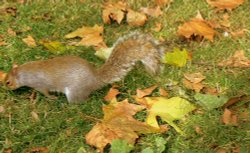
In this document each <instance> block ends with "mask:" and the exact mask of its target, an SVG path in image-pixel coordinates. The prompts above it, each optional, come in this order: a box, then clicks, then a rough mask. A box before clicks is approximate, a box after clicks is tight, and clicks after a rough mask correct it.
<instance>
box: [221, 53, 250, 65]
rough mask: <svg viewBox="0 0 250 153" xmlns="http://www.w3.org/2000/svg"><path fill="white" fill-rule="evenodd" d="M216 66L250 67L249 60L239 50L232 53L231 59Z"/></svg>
mask: <svg viewBox="0 0 250 153" xmlns="http://www.w3.org/2000/svg"><path fill="white" fill-rule="evenodd" d="M218 66H222V67H223V66H228V67H248V68H249V67H250V59H248V58H247V57H245V55H244V51H243V50H239V51H236V52H235V53H234V55H233V56H232V57H229V58H228V59H227V60H225V61H222V62H220V63H219V64H218Z"/></svg>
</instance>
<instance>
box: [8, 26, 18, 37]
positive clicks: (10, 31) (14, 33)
mask: <svg viewBox="0 0 250 153" xmlns="http://www.w3.org/2000/svg"><path fill="white" fill-rule="evenodd" d="M7 32H8V34H9V35H10V36H16V32H15V31H14V30H13V29H11V28H8V31H7Z"/></svg>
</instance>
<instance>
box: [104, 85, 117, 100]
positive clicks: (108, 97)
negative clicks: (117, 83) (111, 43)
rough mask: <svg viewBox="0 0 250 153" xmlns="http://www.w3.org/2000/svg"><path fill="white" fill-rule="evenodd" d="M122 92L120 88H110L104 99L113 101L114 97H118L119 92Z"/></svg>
mask: <svg viewBox="0 0 250 153" xmlns="http://www.w3.org/2000/svg"><path fill="white" fill-rule="evenodd" d="M120 93H121V92H120V91H119V90H118V89H115V88H113V87H112V88H110V89H109V92H108V93H107V95H106V96H105V97H104V100H105V101H111V100H113V99H116V96H117V95H118V94H120Z"/></svg>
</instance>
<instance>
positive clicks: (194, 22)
mask: <svg viewBox="0 0 250 153" xmlns="http://www.w3.org/2000/svg"><path fill="white" fill-rule="evenodd" d="M177 33H178V35H180V36H184V37H186V38H191V37H192V36H200V37H204V38H206V39H208V40H210V41H211V42H213V40H214V35H215V34H216V33H217V32H216V31H215V30H214V29H213V28H212V27H211V26H210V25H209V24H208V22H207V21H206V20H204V19H202V18H201V16H200V15H199V13H198V17H195V18H193V19H191V21H188V22H185V23H184V24H183V25H182V26H179V27H178V32H177Z"/></svg>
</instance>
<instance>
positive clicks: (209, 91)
mask: <svg viewBox="0 0 250 153" xmlns="http://www.w3.org/2000/svg"><path fill="white" fill-rule="evenodd" d="M202 92H204V93H206V94H210V95H218V94H219V93H220V91H218V90H217V89H216V88H211V87H204V88H203V89H202Z"/></svg>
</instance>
